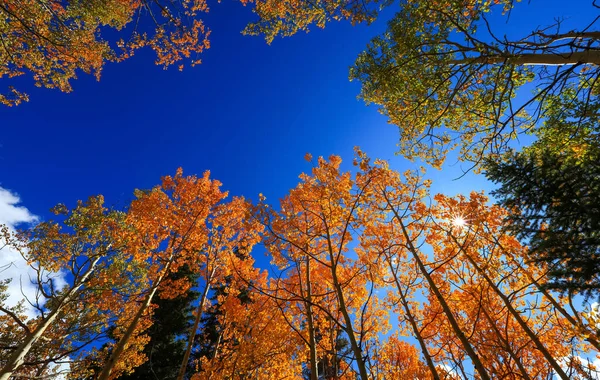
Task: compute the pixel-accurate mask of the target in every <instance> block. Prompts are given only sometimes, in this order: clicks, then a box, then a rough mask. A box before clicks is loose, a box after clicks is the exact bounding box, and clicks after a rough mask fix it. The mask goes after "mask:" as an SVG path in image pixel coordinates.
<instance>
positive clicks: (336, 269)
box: [260, 156, 386, 379]
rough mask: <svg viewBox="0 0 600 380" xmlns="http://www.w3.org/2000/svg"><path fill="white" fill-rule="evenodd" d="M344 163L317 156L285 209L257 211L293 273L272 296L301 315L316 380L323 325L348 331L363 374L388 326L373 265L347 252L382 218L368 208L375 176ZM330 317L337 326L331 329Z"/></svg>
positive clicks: (274, 251)
mask: <svg viewBox="0 0 600 380" xmlns="http://www.w3.org/2000/svg"><path fill="white" fill-rule="evenodd" d="M307 158H308V159H309V160H310V159H311V157H310V156H307ZM340 164H341V159H340V158H339V157H337V156H331V157H330V158H329V160H326V159H324V158H322V157H321V158H319V159H318V161H317V163H316V166H315V167H314V168H313V170H312V173H311V174H310V175H309V174H302V175H301V176H300V179H301V182H300V183H299V184H298V186H297V187H296V188H294V189H292V190H291V191H290V193H289V195H288V196H286V197H285V198H284V199H282V200H281V211H280V212H276V211H273V210H272V209H271V208H269V207H266V206H265V207H263V210H262V214H261V215H260V218H261V220H262V221H263V223H264V224H265V228H266V234H267V236H266V243H265V244H266V246H267V248H268V250H269V252H270V253H271V255H272V256H273V261H274V263H276V264H277V265H278V266H279V267H280V268H282V269H285V268H287V269H288V270H289V272H288V274H287V275H285V276H282V277H278V278H280V280H278V282H277V284H276V285H277V286H276V288H275V289H276V293H275V295H274V297H276V298H277V299H278V300H288V301H287V302H288V306H287V307H286V308H284V309H288V310H292V311H293V310H297V313H301V314H302V319H301V320H302V321H304V323H305V326H306V328H307V330H308V331H307V332H308V334H307V335H308V336H306V335H305V338H304V340H305V342H306V346H307V348H308V349H309V352H310V355H309V358H310V361H309V363H310V373H311V374H312V378H313V379H314V378H316V376H317V373H318V365H317V363H318V362H319V356H320V355H321V353H319V352H318V351H319V350H320V349H322V348H321V347H320V346H321V345H322V344H325V343H326V342H327V340H325V339H323V340H322V341H319V340H320V339H319V338H318V337H317V334H323V335H325V333H324V330H323V329H324V328H330V329H331V328H335V327H336V325H337V327H339V328H340V329H341V330H342V331H343V333H344V335H345V337H347V339H348V341H349V346H350V348H351V350H352V354H353V356H352V360H353V361H354V363H355V365H356V368H357V372H358V376H359V377H360V378H361V379H367V378H368V376H369V374H368V368H367V362H366V358H367V356H368V342H369V340H370V339H372V338H374V337H375V336H376V335H377V334H378V333H379V332H380V331H382V330H385V328H386V322H385V318H384V317H383V316H384V315H385V312H384V311H383V310H382V309H381V308H380V305H379V304H378V302H377V300H376V297H375V296H374V294H373V292H374V287H375V285H376V278H375V276H374V274H373V273H372V272H371V271H370V266H369V263H368V262H366V261H364V260H361V259H359V258H354V257H353V256H354V255H357V254H359V252H360V251H359V250H355V253H354V254H351V253H350V252H351V248H350V246H351V242H352V241H353V240H355V241H358V240H359V237H360V236H361V231H363V229H364V228H365V226H366V225H368V224H370V223H372V222H373V220H372V218H376V217H377V214H376V213H375V212H374V211H375V210H374V209H373V208H371V207H369V199H370V197H371V196H372V189H371V187H372V183H373V181H374V180H373V178H371V177H370V176H369V175H357V176H356V177H354V178H353V177H352V176H351V174H350V173H347V172H346V173H345V172H342V171H341V170H340ZM286 293H287V294H286ZM288 318H289V319H290V320H294V319H293V316H290V317H288ZM327 321H329V322H334V325H333V326H328V327H326V326H327V325H323V323H324V322H327ZM295 329H296V330H297V331H300V330H301V327H300V326H296V327H295ZM319 331H320V332H319ZM325 331H326V330H325ZM302 335H304V334H302ZM332 343H333V344H334V345H335V340H333V342H332ZM332 350H334V347H329V348H328V349H326V352H327V351H329V352H331V351H332Z"/></svg>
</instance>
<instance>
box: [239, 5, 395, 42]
mask: <svg viewBox="0 0 600 380" xmlns="http://www.w3.org/2000/svg"><path fill="white" fill-rule="evenodd" d="M250 2H253V3H254V10H253V11H254V13H255V14H256V15H257V16H258V20H257V21H253V22H250V23H249V24H248V26H246V29H244V33H245V34H248V35H261V36H264V37H265V39H266V40H267V42H268V43H271V42H272V41H273V40H274V39H275V37H288V36H291V35H294V34H296V33H297V32H299V31H304V32H308V31H309V30H310V27H311V26H312V25H314V26H317V27H319V28H324V27H325V25H326V24H327V23H328V22H330V21H333V20H349V21H350V22H352V23H353V24H356V23H361V22H367V23H370V22H372V21H374V20H375V18H376V17H377V14H378V12H379V10H380V8H382V7H383V6H385V5H387V4H389V1H386V0H316V1H299V0H254V1H250Z"/></svg>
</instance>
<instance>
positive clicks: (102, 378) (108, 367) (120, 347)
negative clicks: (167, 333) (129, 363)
mask: <svg viewBox="0 0 600 380" xmlns="http://www.w3.org/2000/svg"><path fill="white" fill-rule="evenodd" d="M172 262H173V256H171V257H170V258H169V261H168V263H167V265H166V266H165V268H164V269H163V272H162V274H161V275H160V276H159V277H158V278H157V279H156V282H155V283H154V284H153V285H152V288H151V289H150V293H148V295H147V296H146V299H145V300H144V303H143V304H142V305H141V306H140V308H139V309H138V311H137V313H136V314H135V316H134V317H133V320H132V321H131V323H130V324H129V326H128V327H127V331H126V332H125V335H123V336H122V337H121V339H120V340H119V343H117V345H116V346H115V348H114V350H113V352H112V353H111V355H110V357H109V358H108V361H107V362H106V364H105V365H104V368H102V372H100V375H99V376H98V379H97V380H108V378H109V377H110V373H111V372H112V369H113V368H114V366H115V364H116V363H117V360H119V357H120V356H121V354H122V353H123V351H124V350H125V346H126V345H127V343H128V342H129V339H131V336H132V335H133V333H134V331H135V329H136V327H137V325H138V323H139V321H140V319H141V318H142V316H143V315H144V312H146V310H147V309H148V307H149V306H150V304H151V303H152V299H153V298H154V295H155V294H156V291H157V290H158V287H159V286H160V284H161V282H162V280H163V279H164V278H165V276H166V275H167V273H169V269H170V268H171V263H172Z"/></svg>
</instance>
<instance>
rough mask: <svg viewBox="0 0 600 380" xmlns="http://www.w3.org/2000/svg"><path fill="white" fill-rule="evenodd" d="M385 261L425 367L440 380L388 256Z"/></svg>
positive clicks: (436, 379)
mask: <svg viewBox="0 0 600 380" xmlns="http://www.w3.org/2000/svg"><path fill="white" fill-rule="evenodd" d="M387 262H388V265H389V267H390V271H391V272H392V275H393V276H394V282H395V283H396V287H397V288H398V294H399V295H400V303H402V307H403V308H404V312H405V313H406V318H407V319H408V322H409V323H410V327H411V328H412V329H413V332H414V333H415V336H416V338H417V341H418V342H419V346H420V347H421V352H422V353H423V356H424V357H425V362H427V367H428V368H429V371H430V372H431V376H432V377H433V379H434V380H440V375H439V373H438V371H437V368H435V364H434V363H433V359H432V358H431V355H430V354H429V350H428V349H427V345H426V344H425V340H424V339H423V336H422V335H421V332H420V331H419V326H418V325H417V321H416V320H415V317H414V316H413V315H412V312H411V311H410V305H409V304H408V301H407V300H406V297H405V296H404V292H403V291H402V287H401V286H400V281H399V280H398V276H397V275H396V273H395V272H394V267H393V266H392V262H391V260H390V258H389V257H388V258H387Z"/></svg>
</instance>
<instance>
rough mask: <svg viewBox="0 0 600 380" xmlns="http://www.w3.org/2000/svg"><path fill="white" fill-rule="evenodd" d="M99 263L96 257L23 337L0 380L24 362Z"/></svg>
mask: <svg viewBox="0 0 600 380" xmlns="http://www.w3.org/2000/svg"><path fill="white" fill-rule="evenodd" d="M98 261H100V257H97V258H96V259H94V261H92V263H91V264H90V267H89V268H88V269H87V270H86V271H85V273H84V274H83V276H82V277H81V278H80V279H79V281H78V282H77V283H76V284H74V285H73V287H72V288H71V289H69V291H68V292H67V294H65V295H64V297H63V298H62V299H61V300H60V302H59V303H58V306H57V307H56V308H55V309H54V310H53V311H51V312H50V314H48V317H47V318H46V319H45V320H44V321H42V323H40V324H38V325H37V326H36V328H35V330H33V331H32V332H31V333H30V334H28V335H27V336H26V337H25V340H24V341H23V343H21V344H20V345H19V347H18V348H17V349H16V350H15V351H14V352H13V353H12V354H11V355H10V357H9V358H8V360H7V361H6V364H5V365H4V367H3V368H2V370H1V371H0V380H8V379H9V378H10V377H11V375H12V374H13V372H14V371H16V370H17V369H18V368H19V367H20V366H21V365H23V362H24V361H25V356H26V355H27V354H28V353H29V351H30V350H31V348H32V347H33V345H34V344H35V343H36V342H37V341H38V339H40V337H42V335H44V332H45V331H46V329H47V328H48V327H49V326H50V325H51V324H52V323H53V322H54V320H55V319H56V317H58V315H59V314H60V312H61V311H62V310H63V308H64V307H65V306H66V305H67V304H68V303H69V302H70V301H71V300H72V299H73V297H74V296H75V294H76V293H77V292H78V291H79V289H80V288H81V287H82V286H83V284H84V282H85V281H87V279H88V278H89V277H90V275H91V274H92V272H94V270H95V269H96V265H97V264H98Z"/></svg>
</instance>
